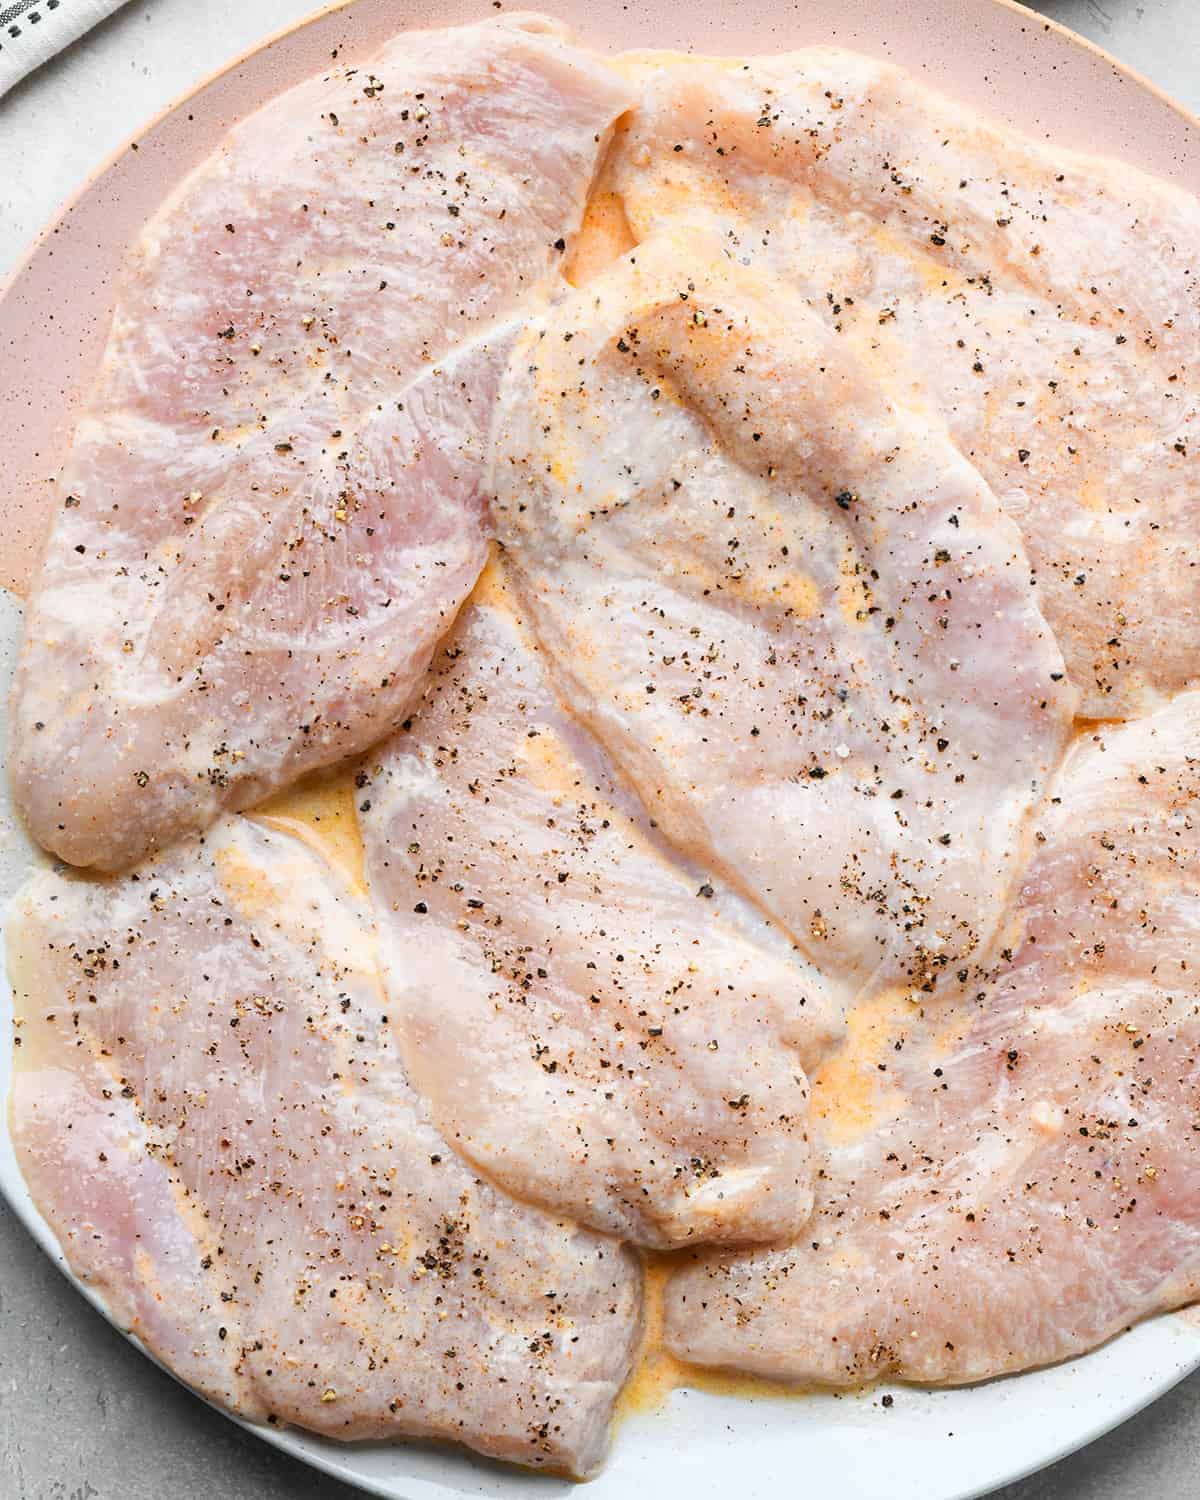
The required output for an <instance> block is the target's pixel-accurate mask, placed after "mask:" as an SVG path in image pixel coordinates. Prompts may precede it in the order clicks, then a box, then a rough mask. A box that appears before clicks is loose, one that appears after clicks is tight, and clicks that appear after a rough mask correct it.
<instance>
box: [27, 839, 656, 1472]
mask: <svg viewBox="0 0 1200 1500" xmlns="http://www.w3.org/2000/svg"><path fill="white" fill-rule="evenodd" d="M8 943H9V955H10V963H11V966H12V972H13V980H14V990H15V992H16V995H17V1002H18V1010H19V1012H20V1014H21V1015H22V1017H23V1025H22V1029H21V1032H20V1036H21V1041H22V1057H21V1062H22V1066H21V1068H20V1069H19V1070H18V1072H17V1074H16V1081H15V1089H14V1095H13V1105H12V1108H13V1126H14V1136H15V1140H16V1145H17V1150H18V1155H19V1158H20V1161H21V1166H22V1170H23V1171H24V1173H25V1176H26V1180H27V1181H28V1183H29V1186H30V1190H31V1192H32V1193H33V1196H34V1198H35V1200H36V1201H37V1203H38V1206H39V1207H40V1208H41V1210H42V1212H43V1213H44V1214H45V1216H46V1218H47V1219H48V1220H49V1222H50V1223H51V1224H52V1225H53V1226H54V1229H55V1232H56V1233H57V1235H58V1237H59V1240H60V1243H61V1244H62V1246H63V1249H64V1251H65V1252H66V1255H67V1258H68V1260H69V1262H70V1264H71V1267H72V1269H73V1270H74V1271H75V1272H76V1274H77V1275H79V1276H80V1277H82V1278H83V1279H84V1280H85V1281H87V1282H88V1283H89V1284H90V1285H91V1286H93V1287H94V1288H95V1289H96V1290H97V1291H99V1292H100V1293H101V1294H102V1295H103V1296H104V1298H105V1300H106V1302H107V1303H108V1305H109V1307H110V1308H111V1309H112V1312H113V1314H114V1315H115V1317H116V1318H117V1319H118V1320H119V1321H120V1322H121V1323H122V1324H123V1325H124V1326H126V1327H128V1328H130V1329H132V1331H133V1332H135V1333H136V1334H137V1335H138V1336H139V1337H140V1338H141V1339H142V1340H143V1342H144V1343H145V1344H146V1345H147V1347H148V1348H149V1349H151V1350H152V1351H153V1352H154V1353H155V1354H157V1355H158V1356H159V1357H160V1358H161V1359H163V1360H164V1361H165V1362H166V1363H167V1364H168V1365H170V1366H171V1368H172V1369H174V1370H175V1371H177V1372H178V1373H179V1374H180V1375H182V1376H183V1377H184V1378H185V1379H187V1380H189V1381H190V1382H191V1383H192V1384H193V1385H195V1386H197V1387H198V1388H199V1389H200V1390H202V1391H204V1392H205V1394H207V1395H209V1396H211V1397H212V1398H213V1399H214V1400H216V1401H219V1402H221V1403H222V1404H223V1405H225V1406H228V1407H230V1408H231V1409H233V1410H235V1411H237V1412H239V1413H241V1414H242V1415H244V1416H247V1417H250V1418H254V1419H257V1420H260V1421H261V1420H269V1421H282V1422H293V1423H297V1424H299V1425H301V1426H304V1427H308V1428H312V1429H314V1430H315V1431H318V1432H323V1433H326V1434H328V1435H329V1436H331V1437H336V1438H361V1437H401V1436H420V1437H442V1438H451V1439H454V1440H456V1441H459V1442H463V1443H466V1444H468V1445H469V1446H470V1447H473V1448H477V1449H478V1450H479V1451H481V1452H483V1453H489V1454H493V1455H495V1456H497V1457H500V1458H506V1459H511V1460H514V1461H516V1462H518V1463H523V1464H532V1465H535V1466H543V1465H544V1466H548V1467H550V1468H554V1469H564V1470H566V1471H567V1472H569V1473H573V1474H585V1473H587V1472H588V1471H590V1470H591V1469H592V1468H594V1467H595V1465H596V1464H597V1463H598V1462H599V1460H600V1458H601V1456H602V1454H603V1451H604V1448H605V1446H606V1444H607V1428H608V1419H609V1416H610V1414H611V1410H612V1404H613V1401H614V1399H615V1397H616V1394H617V1391H618V1390H619V1388H620V1385H621V1383H622V1381H623V1380H624V1378H625V1375H626V1372H627V1371H628V1368H629V1363H630V1360H631V1358H632V1352H633V1345H634V1342H635V1339H636V1334H637V1327H638V1307H639V1294H640V1277H641V1273H640V1269H639V1267H638V1264H637V1261H636V1260H635V1259H634V1258H633V1257H632V1256H631V1255H630V1254H629V1252H628V1251H625V1250H622V1249H621V1248H620V1247H619V1246H618V1245H617V1244H616V1243H615V1241H612V1240H606V1239H603V1238H601V1237H598V1236H596V1235H592V1234H588V1233H586V1232H584V1231H582V1230H580V1229H578V1228H576V1227H575V1226H574V1225H572V1224H569V1223H564V1222H561V1221H558V1220H555V1219H553V1218H550V1217H548V1216H546V1215H544V1214H541V1213H539V1212H537V1211H536V1210H535V1209H531V1208H527V1207H525V1206H523V1205H520V1204H517V1203H514V1202H513V1201H511V1200H510V1199H508V1198H506V1197H505V1196H503V1195H502V1194H500V1193H498V1192H497V1191H496V1190H495V1189H493V1188H491V1187H489V1186H488V1185H487V1184H486V1183H483V1182H481V1181H480V1180H479V1179H478V1178H477V1177H476V1176H475V1174H474V1173H472V1172H471V1171H469V1170H467V1169H466V1168H465V1167H464V1166H463V1165H462V1164H461V1163H460V1161H459V1160H458V1158H457V1157H456V1156H455V1154H454V1153H453V1151H451V1150H450V1149H449V1148H448V1147H447V1146H446V1144H445V1143H444V1141H443V1140H442V1139H441V1137H440V1136H439V1134H438V1132H437V1131H436V1130H435V1129H434V1128H433V1126H432V1125H431V1123H430V1121H429V1117H428V1111H427V1109H426V1106H425V1105H424V1103H423V1102H422V1100H421V1099H420V1097H419V1096H418V1095H417V1094H416V1093H415V1092H414V1091H413V1089H412V1087H411V1085H410V1083H409V1080H408V1077H407V1074H406V1071H405V1068H404V1066H403V1063H402V1061H401V1058H400V1049H399V1047H398V1046H397V1042H396V1037H395V1033H394V1031H393V1029H392V1027H391V1025H390V1023H389V1020H388V1016H387V1004H388V1002H387V1000H386V998H385V996H384V992H383V988H382V985H381V982H380V975H379V971H378V964H377V954H376V945H375V935H374V928H373V923H372V921H371V918H370V915H369V912H368V911H367V909H366V907H365V905H364V903H363V901H362V900H361V899H360V898H359V897H358V896H357V895H356V894H355V893H354V892H353V891H352V890H351V889H349V888H348V887H347V885H346V884H345V883H344V882H343V881H342V880H341V879H340V877H339V876H338V875H336V874H335V873H334V871H333V870H332V869H331V868H330V867H329V866H328V865H327V864H326V863H325V861H324V860H323V859H322V858H321V857H320V856H319V855H317V854H315V853H313V852H310V851H309V850H308V849H306V848H305V847H304V846H303V845H302V844H301V843H300V842H298V841H297V840H295V839H292V838H290V837H288V836H287V835H284V834H280V833H277V832H271V831H267V830H265V829H263V828H261V827H259V826H257V825H256V824H255V823H253V822H251V821H249V820H245V819H240V818H230V819H225V820H223V821H221V822H220V823H218V824H217V825H216V826H215V827H214V828H213V829H212V830H211V831H210V833H209V835H208V836H207V838H206V839H205V840H204V841H203V842H202V843H201V842H195V841H189V842H187V843H184V844H181V845H180V846H178V848H176V849H175V850H174V851H173V852H172V853H170V854H169V855H166V856H163V857H162V858H161V859H158V860H156V861H154V862H153V863H151V864H149V865H144V866H142V867H140V868H139V869H138V870H136V871H134V872H133V873H132V874H130V875H128V876H124V877H120V878H118V879H116V880H111V881H107V882H103V883H89V882H87V881H86V880H83V879H81V878H79V877H76V876H64V875H60V874H57V873H53V872H48V873H46V874H43V875H40V876H37V877H35V879H34V880H33V881H32V882H31V884H30V885H28V886H27V887H26V888H25V890H24V891H23V892H22V893H21V895H20V896H18V898H17V901H16V905H15V909H14V912H13V915H12V917H11V918H10V921H9V928H8Z"/></svg>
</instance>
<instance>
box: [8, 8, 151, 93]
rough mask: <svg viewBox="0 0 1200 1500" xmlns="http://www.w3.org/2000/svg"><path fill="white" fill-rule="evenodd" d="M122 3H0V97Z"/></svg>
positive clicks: (109, 14)
mask: <svg viewBox="0 0 1200 1500" xmlns="http://www.w3.org/2000/svg"><path fill="white" fill-rule="evenodd" d="M124 3H125V0H0V94H4V93H6V92H7V91H8V90H9V89H10V88H12V86H13V84H14V83H16V81H17V80H18V79H19V78H24V76H25V74H26V73H30V72H32V71H33V69H34V68H37V67H40V66H41V64H42V63H44V62H45V61H46V59H47V58H49V57H53V56H54V54H55V53H56V52H61V51H62V49H63V48H64V47H66V46H67V45H68V44H69V43H71V42H73V41H74V40H75V38H76V37H78V36H82V35H83V33H84V32H85V31H88V30H90V28H91V27H93V26H95V24H96V23H97V21H103V20H104V18H105V16H111V15H112V13H113V11H114V10H119V9H120V8H121V6H122V5H123V4H124Z"/></svg>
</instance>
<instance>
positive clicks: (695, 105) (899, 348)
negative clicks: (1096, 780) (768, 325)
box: [611, 48, 1200, 718]
mask: <svg viewBox="0 0 1200 1500" xmlns="http://www.w3.org/2000/svg"><path fill="white" fill-rule="evenodd" d="M631 72H632V73H633V75H634V76H635V77H636V78H637V80H638V83H639V103H638V107H637V109H636V111H635V112H634V116H633V119H632V123H631V125H630V128H629V130H628V131H627V132H626V133H625V134H624V135H623V137H622V141H621V148H620V150H619V152H618V155H617V158H616V160H615V161H614V162H613V164H612V169H611V182H612V184H613V186H614V187H615V188H616V189H617V190H618V192H619V193H620V196H621V198H622V201H623V204H624V208H625V211H626V213H627V215H628V217H629V221H630V223H631V225H632V227H633V231H634V233H635V234H636V236H637V237H638V238H641V237H643V236H644V235H646V234H647V233H649V232H650V231H651V230H652V229H653V228H654V227H655V226H662V225H664V224H667V223H671V222H677V221H678V220H680V219H683V220H697V221H700V222H704V223H709V224H711V225H712V226H713V227H714V228H715V229H716V230H717V231H718V232H719V233H720V234H721V235H722V236H723V237H724V238H725V242H726V245H727V247H728V248H729V250H730V252H731V253H732V254H734V255H736V256H737V257H738V258H739V259H744V260H745V261H746V262H747V263H754V264H758V265H762V266H764V267H769V268H770V269H772V270H774V271H775V272H777V273H778V274H779V275H781V276H782V277H783V278H784V279H785V280H787V281H789V282H790V283H791V284H792V285H793V286H795V287H796V288H797V290H798V291H800V292H801V293H802V295H803V296H804V297H805V299H806V300H807V302H808V303H809V305H810V306H811V307H812V309H813V311H814V313H815V314H816V315H817V316H819V317H820V318H822V320H823V321H824V322H825V323H826V325H827V326H828V327H829V328H831V329H832V330H834V331H835V332H836V334H837V336H838V338H839V340H841V341H843V342H845V343H846V344H848V345H849V346H850V347H851V348H852V349H853V350H854V351H855V353H856V354H857V355H858V356H859V357H860V358H862V359H864V360H865V361H867V362H868V363H869V364H870V366H871V367H872V368H873V369H875V370H876V371H877V372H878V373H879V376H880V378H881V380H883V382H884V384H885V386H886V388H887V390H888V392H889V394H890V395H891V396H892V398H893V399H894V400H896V401H898V402H900V403H901V404H904V405H906V406H908V407H910V408H911V409H912V410H914V411H915V412H916V413H917V415H918V416H919V418H920V419H921V421H922V422H923V423H925V424H926V425H928V426H931V427H933V428H938V427H943V426H944V428H945V429H946V430H947V431H948V432H949V434H950V436H951V438H952V439H953V441H954V442H955V443H956V444H957V445H958V446H959V447H960V448H961V450H962V451H963V452H964V453H965V454H966V455H967V456H968V457H969V458H970V460H971V462H972V463H973V464H974V465H975V466H976V467H977V468H978V469H979V471H980V473H981V474H982V475H983V477H984V478H985V479H986V481H987V482H988V484H989V485H990V486H991V487H992V489H993V490H994V492H995V493H996V495H997V497H998V498H999V500H1000V502H1001V504H1002V505H1003V507H1004V509H1005V511H1006V512H1007V514H1008V515H1009V516H1010V517H1011V518H1012V519H1013V520H1015V521H1016V522H1017V524H1018V525H1019V526H1020V528H1021V532H1022V535H1023V537H1024V540H1025V545H1026V548H1027V549H1028V552H1029V557H1030V561H1031V563H1032V565H1033V569H1034V571H1035V574H1036V579H1037V585H1038V596H1039V598H1040V600H1041V604H1042V608H1043V611H1044V613H1045V615H1046V618H1047V619H1048V620H1049V622H1050V624H1051V626H1052V627H1053V629H1054V631H1055V633H1056V635H1057V636H1058V639H1059V642H1060V645H1061V646H1062V650H1063V653H1064V655H1065V656H1066V658H1067V664H1068V667H1069V670H1070V673H1071V677H1072V679H1073V681H1074V682H1075V684H1076V685H1077V687H1078V688H1079V690H1080V692H1081V694H1082V695H1083V712H1085V713H1086V714H1088V715H1089V716H1094V717H1104V718H1114V717H1124V716H1127V715H1131V714H1136V713H1139V712H1145V711H1148V710H1150V709H1152V708H1153V707H1154V706H1155V705H1156V704H1158V703H1160V702H1162V701H1163V700H1164V698H1165V697H1168V696H1169V695H1170V694H1171V693H1173V692H1176V691H1178V690H1179V689H1180V688H1182V687H1184V686H1186V685H1187V684H1188V683H1189V682H1191V681H1192V680H1193V678H1194V677H1195V675H1196V663H1197V659H1198V657H1200V575H1198V573H1197V565H1196V561H1195V558H1194V556H1193V549H1192V545H1191V538H1192V536H1193V534H1194V532H1195V527H1196V516H1197V508H1198V506H1200V477H1198V476H1200V470H1198V469H1197V463H1198V462H1200V459H1198V455H1200V433H1198V432H1197V422H1198V411H1200V354H1198V350H1200V311H1198V308H1200V300H1198V294H1200V205H1198V204H1197V201H1196V199H1195V198H1194V197H1193V196H1192V195H1191V194H1189V193H1186V192H1183V191H1182V190H1180V189H1178V188H1174V187H1171V186H1168V185H1167V184H1166V183H1163V182H1160V181H1158V180H1157V179H1154V178H1151V177H1148V176H1146V175H1145V174H1144V173H1141V172H1138V171H1136V170H1134V169H1132V168H1130V167H1128V166H1126V165H1125V164H1123V163H1119V162H1115V161H1107V160H1102V159H1100V158H1096V157H1087V156H1082V155H1080V154H1079V153H1077V152H1072V151H1066V150H1062V149H1060V148H1058V147H1055V146H1052V145H1045V144H1041V143H1037V142H1034V141H1032V140H1029V139H1027V138H1024V137H1022V136H1020V135H1018V134H1016V133H1015V132H1013V131H1011V130H1005V129H1003V128H1001V127H1000V126H998V125H995V124H993V123H992V122H991V121H989V120H987V119H986V118H984V117H983V116H981V115H979V114H977V113H975V112H974V111H972V110H970V109H968V108H966V107H965V106H963V105H960V104H957V103H955V102H953V101H951V100H949V99H945V98H943V97H941V96H939V95H937V94H935V93H933V92H932V91H931V90H929V89H927V88H924V87H923V86H922V85H920V84H919V83H917V82H916V80H914V79H913V78H911V77H910V76H909V75H908V74H906V73H904V72H902V71H901V70H900V69H898V68H895V67H893V66H891V65H889V64H886V63H881V62H877V61H875V60H874V59H871V58H866V57H861V56H858V55H856V54H854V53H849V52H843V51H840V50H838V49H835V48H812V49H809V50H807V51H804V52H799V53H794V54H791V55H785V56H781V57H773V58H754V59H750V60H749V61H748V62H743V61H742V60H740V59H739V60H726V59H722V60H705V59H699V60H692V59H687V60H684V59H673V60H671V61H670V62H669V63H665V62H664V61H662V60H661V59H660V58H659V57H657V56H656V55H655V54H649V55H648V56H647V57H646V58H645V59H644V60H643V62H642V63H641V64H637V65H634V66H632V67H631Z"/></svg>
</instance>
